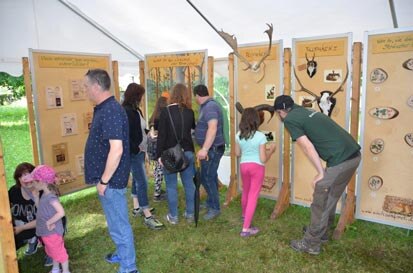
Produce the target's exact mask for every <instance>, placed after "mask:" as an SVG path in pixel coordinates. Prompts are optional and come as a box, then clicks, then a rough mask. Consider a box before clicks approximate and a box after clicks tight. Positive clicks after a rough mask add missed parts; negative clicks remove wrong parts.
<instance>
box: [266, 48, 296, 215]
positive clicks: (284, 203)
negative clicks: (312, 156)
mask: <svg viewBox="0 0 413 273" xmlns="http://www.w3.org/2000/svg"><path fill="white" fill-rule="evenodd" d="M283 81H284V95H291V49H290V48H285V49H284V79H283ZM290 142H291V140H290V134H289V133H288V132H287V130H284V151H283V179H282V186H281V190H280V194H279V195H278V200H277V203H276V204H275V207H274V210H273V212H272V214H271V219H276V218H278V217H279V216H280V215H281V214H282V213H283V212H284V210H286V209H287V208H288V206H289V205H290V162H291V161H290Z"/></svg>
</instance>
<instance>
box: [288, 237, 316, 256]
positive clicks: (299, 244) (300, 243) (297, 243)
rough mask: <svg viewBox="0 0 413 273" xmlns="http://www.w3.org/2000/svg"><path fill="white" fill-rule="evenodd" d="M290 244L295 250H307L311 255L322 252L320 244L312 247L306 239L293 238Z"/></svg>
mask: <svg viewBox="0 0 413 273" xmlns="http://www.w3.org/2000/svg"><path fill="white" fill-rule="evenodd" d="M290 246H291V248H292V249H294V250H295V251H299V252H306V253H308V254H311V255H318V254H320V246H315V247H310V246H309V245H307V243H306V242H304V240H293V241H291V244H290Z"/></svg>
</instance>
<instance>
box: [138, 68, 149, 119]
mask: <svg viewBox="0 0 413 273" xmlns="http://www.w3.org/2000/svg"><path fill="white" fill-rule="evenodd" d="M139 83H140V85H142V86H143V88H145V90H146V79H145V62H144V61H139ZM146 91H147V90H146ZM141 109H142V112H143V115H144V117H147V118H149V116H147V115H150V114H151V113H146V111H147V109H146V96H143V98H142V101H141Z"/></svg>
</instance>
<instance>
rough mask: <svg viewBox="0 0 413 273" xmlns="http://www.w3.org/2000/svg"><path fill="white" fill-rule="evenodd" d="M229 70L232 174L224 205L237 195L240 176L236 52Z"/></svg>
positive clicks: (229, 63) (229, 61) (229, 64)
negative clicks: (235, 82)
mask: <svg viewBox="0 0 413 273" xmlns="http://www.w3.org/2000/svg"><path fill="white" fill-rule="evenodd" d="M228 70H229V105H230V106H229V128H230V129H229V130H230V143H231V151H230V157H231V176H230V182H229V186H228V190H227V196H226V198H225V203H224V206H225V207H227V206H228V205H229V203H230V202H231V201H232V199H234V197H235V196H236V195H237V189H238V177H237V173H236V163H237V157H236V156H235V145H234V143H235V114H236V113H235V94H234V88H235V87H234V54H233V53H231V54H229V56H228Z"/></svg>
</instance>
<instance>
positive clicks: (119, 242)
mask: <svg viewBox="0 0 413 273" xmlns="http://www.w3.org/2000/svg"><path fill="white" fill-rule="evenodd" d="M99 199H100V203H101V204H102V208H103V212H104V213H105V217H106V222H107V224H108V230H109V234H110V237H111V238H112V241H113V242H114V243H115V245H116V252H115V254H116V255H118V256H119V257H120V259H121V261H120V267H119V271H118V272H119V273H124V272H130V271H133V270H136V258H135V245H134V242H133V233H132V228H131V225H130V223H129V218H128V204H127V201H126V189H111V188H106V191H105V195H104V196H100V195H99Z"/></svg>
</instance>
